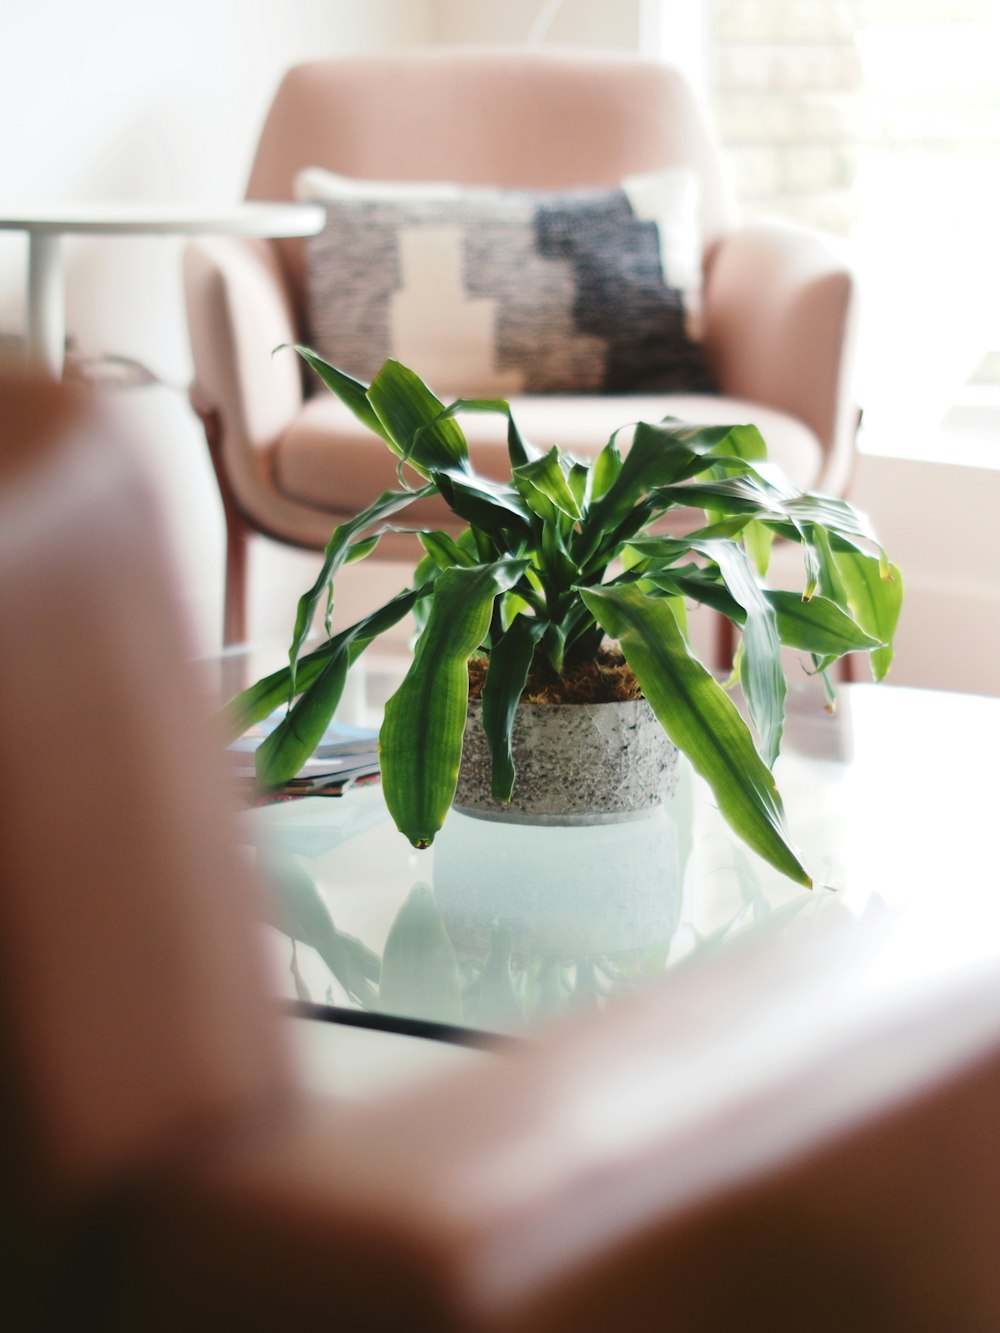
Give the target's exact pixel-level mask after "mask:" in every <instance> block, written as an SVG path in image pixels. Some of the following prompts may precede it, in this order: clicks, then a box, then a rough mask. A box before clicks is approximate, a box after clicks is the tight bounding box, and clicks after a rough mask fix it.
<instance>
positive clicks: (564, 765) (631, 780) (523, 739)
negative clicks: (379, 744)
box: [454, 699, 677, 824]
mask: <svg viewBox="0 0 1000 1333" xmlns="http://www.w3.org/2000/svg"><path fill="white" fill-rule="evenodd" d="M513 749H514V764H515V767H516V769H517V779H516V781H515V783H514V794H513V797H512V799H511V801H510V804H509V805H505V804H503V803H502V802H500V801H495V800H494V799H493V797H492V796H491V795H490V755H489V749H488V747H487V744H486V735H485V733H484V731H483V725H482V704H481V703H480V702H479V701H478V700H475V701H474V702H472V703H470V704H469V714H468V719H467V721H466V724H465V736H464V738H463V742H462V767H461V771H460V773H459V776H458V788H457V790H456V792H455V800H454V807H455V809H456V810H459V811H461V813H462V814H467V815H473V816H475V817H476V818H478V819H495V820H506V821H509V822H511V823H517V824H611V823H619V822H620V821H622V820H626V819H637V818H639V817H641V816H643V815H645V814H647V813H648V812H649V811H650V810H651V809H652V808H654V807H655V806H657V805H659V804H660V801H661V800H662V799H663V798H664V797H665V796H671V795H673V792H674V789H675V788H676V786H677V750H676V748H675V747H674V745H673V744H672V743H671V742H670V741H669V740H668V739H667V737H666V735H665V734H664V732H663V728H662V727H661V726H660V724H659V722H657V720H656V717H655V716H654V714H653V710H652V709H651V708H650V706H649V704H648V703H647V702H646V700H645V699H635V700H628V701H625V702H620V703H604V704H526V703H521V704H520V705H519V706H518V710H517V716H516V717H515V719H514V735H513Z"/></svg>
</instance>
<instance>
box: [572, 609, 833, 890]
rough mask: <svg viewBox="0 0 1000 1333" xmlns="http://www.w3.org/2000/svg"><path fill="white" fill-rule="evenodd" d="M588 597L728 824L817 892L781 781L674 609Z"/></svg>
mask: <svg viewBox="0 0 1000 1333" xmlns="http://www.w3.org/2000/svg"><path fill="white" fill-rule="evenodd" d="M581 596H582V597H583V599H584V601H585V602H586V603H587V605H588V606H589V607H590V609H591V611H592V612H593V614H594V616H595V618H596V619H597V620H598V621H599V622H600V624H601V625H603V627H604V629H605V631H606V632H607V633H608V634H609V635H611V636H612V637H614V638H616V639H618V640H619V642H620V643H621V647H622V652H623V653H624V654H625V658H626V660H627V661H628V664H629V666H630V667H631V668H632V670H633V671H634V672H635V674H636V676H637V677H638V680H639V684H640V685H641V687H642V692H643V694H644V695H645V696H646V698H647V699H648V701H649V703H650V705H651V707H652V709H653V711H654V713H655V714H656V716H657V717H658V718H659V720H660V724H661V725H662V727H663V729H664V731H666V733H667V735H668V736H669V737H670V739H671V740H672V741H673V742H674V744H675V745H676V746H677V748H678V749H679V750H682V751H683V752H684V754H686V755H687V757H688V758H689V759H690V761H691V763H692V764H693V766H694V768H695V769H696V770H697V771H698V772H699V773H700V774H701V775H702V776H703V777H704V778H705V780H706V781H707V782H708V784H709V786H710V787H711V788H712V791H713V792H714V794H715V798H716V800H717V801H718V803H719V809H720V811H721V812H722V814H723V816H724V817H725V818H726V819H727V820H728V821H729V823H730V824H731V825H732V827H733V828H734V829H735V831H736V832H737V833H738V834H739V835H740V837H741V838H743V839H744V841H745V842H746V843H747V844H748V845H749V846H750V847H752V848H753V849H754V850H755V851H756V852H758V853H759V854H760V855H761V856H762V857H763V858H764V859H765V860H766V861H769V862H770V863H771V865H773V866H775V867H776V868H777V869H778V870H780V871H781V872H782V873H783V874H785V875H787V876H788V877H789V878H790V879H793V880H795V882H796V883H798V884H804V885H805V886H806V887H810V886H811V883H812V881H811V879H810V877H809V875H808V874H807V873H806V871H805V869H804V868H803V866H802V864H801V862H800V860H799V858H798V856H797V854H796V853H795V852H794V851H793V849H792V847H791V845H790V843H789V840H788V834H787V831H786V829H785V819H784V811H783V808H782V804H781V798H780V796H779V795H778V792H777V788H776V787H775V784H774V778H773V777H772V776H771V773H770V770H769V769H768V768H767V766H766V764H765V763H764V762H763V760H762V759H761V757H760V755H759V754H758V753H757V749H756V746H755V745H754V743H753V737H752V736H751V735H750V732H749V730H748V729H747V726H746V723H745V722H744V721H743V719H742V718H741V717H740V715H739V712H738V711H737V709H736V706H735V705H734V704H733V702H732V700H731V699H730V698H729V697H728V695H727V694H726V693H725V691H724V690H723V689H722V688H721V687H720V686H719V685H718V684H717V682H716V681H715V679H714V678H713V677H712V675H711V673H710V672H708V671H707V670H706V669H705V667H704V666H702V664H701V663H700V662H699V661H698V660H697V658H695V657H694V656H693V655H692V654H691V651H690V649H689V648H688V646H687V644H686V642H685V640H684V636H683V635H682V634H681V631H680V629H679V627H678V625H677V621H676V620H675V618H674V615H673V612H672V611H671V609H670V606H669V603H668V601H667V600H665V599H650V598H648V597H645V596H644V595H643V593H642V592H641V591H640V590H639V589H638V588H636V587H635V586H634V585H632V586H626V587H620V588H601V589H596V588H595V589H586V590H582V591H581Z"/></svg>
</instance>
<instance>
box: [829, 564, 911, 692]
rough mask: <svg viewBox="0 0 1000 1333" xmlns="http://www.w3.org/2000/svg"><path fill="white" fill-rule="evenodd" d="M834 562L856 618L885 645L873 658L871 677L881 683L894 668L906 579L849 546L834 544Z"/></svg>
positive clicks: (898, 571) (878, 649) (891, 566)
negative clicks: (897, 631) (893, 655)
mask: <svg viewBox="0 0 1000 1333" xmlns="http://www.w3.org/2000/svg"><path fill="white" fill-rule="evenodd" d="M834 559H835V560H836V563H837V570H838V572H839V574H840V577H841V580H842V582H843V585H844V588H845V590H846V593H847V599H848V602H849V603H850V607H851V610H852V611H853V612H854V618H855V620H856V621H857V622H858V624H859V625H860V626H861V628H862V629H863V630H865V631H866V632H867V633H868V634H870V635H871V636H872V637H873V638H876V639H879V640H880V641H881V643H882V644H883V645H884V646H883V647H881V648H876V649H875V650H874V652H872V654H871V668H872V675H873V676H874V678H875V679H876V680H882V679H883V677H884V676H885V674H886V672H887V671H888V670H889V667H890V666H891V664H892V641H893V637H894V636H895V633H896V625H897V624H898V622H899V613H900V611H901V610H902V606H903V576H902V574H901V573H900V570H899V568H898V566H896V565H893V564H887V565H886V566H885V572H884V573H883V565H882V562H881V561H880V560H879V559H878V558H877V557H875V556H872V555H868V554H866V552H864V551H859V550H858V549H857V548H851V547H848V546H847V545H846V543H839V542H838V543H835V545H834Z"/></svg>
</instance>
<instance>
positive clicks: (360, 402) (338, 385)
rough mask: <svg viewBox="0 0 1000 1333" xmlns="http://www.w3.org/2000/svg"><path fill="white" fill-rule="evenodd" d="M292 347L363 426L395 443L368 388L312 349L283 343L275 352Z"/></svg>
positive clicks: (296, 344)
mask: <svg viewBox="0 0 1000 1333" xmlns="http://www.w3.org/2000/svg"><path fill="white" fill-rule="evenodd" d="M288 346H292V347H293V350H294V351H296V352H298V354H299V356H300V357H301V358H302V360H303V361H305V363H306V365H308V366H310V367H311V368H312V369H313V370H314V371H315V372H316V374H317V375H318V376H319V377H320V379H321V380H322V381H323V383H324V384H325V385H326V387H327V388H328V389H329V390H330V392H331V393H334V394H336V396H337V397H338V398H339V399H340V401H341V402H342V403H343V404H344V406H345V407H349V408H350V409H351V411H352V412H353V413H354V415H355V416H356V417H357V418H358V420H359V421H360V422H361V424H362V425H363V426H367V427H368V429H369V430H371V431H374V432H375V434H376V435H379V436H381V437H382V439H383V440H385V442H386V444H388V445H390V447H391V446H392V444H393V442H392V440H391V439H390V437H389V433H388V432H387V431H386V429H385V427H384V426H383V425H382V423H381V421H380V420H379V419H378V415H377V413H376V412H375V409H374V408H373V407H372V405H371V403H370V402H369V401H368V386H367V385H365V384H362V383H361V381H360V380H356V379H354V378H352V376H350V375H345V374H344V372H343V371H342V370H338V369H337V367H336V366H331V365H330V363H329V361H324V360H323V358H322V357H321V356H320V355H319V354H318V353H317V352H314V351H313V350H312V348H311V347H302V346H300V345H299V344H298V343H294V344H289V343H282V344H280V346H279V347H276V348H275V349H274V350H275V351H276V352H278V351H280V350H281V349H282V348H283V347H288Z"/></svg>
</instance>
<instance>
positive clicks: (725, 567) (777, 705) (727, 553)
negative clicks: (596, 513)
mask: <svg viewBox="0 0 1000 1333" xmlns="http://www.w3.org/2000/svg"><path fill="white" fill-rule="evenodd" d="M692 549H693V550H694V551H697V552H698V554H699V555H703V556H705V557H706V558H707V559H710V560H713V561H714V562H715V564H716V566H717V568H718V570H719V573H720V574H721V576H722V581H723V583H725V585H726V587H727V588H728V590H729V592H730V594H731V595H732V597H733V600H734V601H736V602H737V603H739V605H740V606H741V607H742V608H743V611H744V618H743V652H742V654H741V657H740V683H741V684H742V686H743V693H744V696H745V698H746V701H747V708H748V709H749V712H750V718H751V720H752V722H753V724H754V726H755V727H756V728H757V734H758V735H759V737H760V743H761V754H762V756H763V759H764V762H765V763H766V764H767V766H768V768H773V766H774V761H775V760H776V759H777V757H778V751H779V749H780V747H781V733H782V730H783V728H784V720H785V694H786V690H787V687H786V684H785V673H784V670H783V669H782V665H781V640H780V638H779V637H778V626H777V622H776V618H775V614H774V608H773V607H772V606H771V604H770V602H769V601H768V600H767V598H766V597H765V595H764V592H763V589H762V588H761V587H760V584H759V583H758V582H757V580H756V578H755V577H754V574H753V571H752V569H751V568H750V562H749V560H748V559H747V556H746V553H745V552H744V551H742V550H741V549H740V547H739V546H737V545H735V544H734V543H733V542H722V541H715V542H695V543H692Z"/></svg>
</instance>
